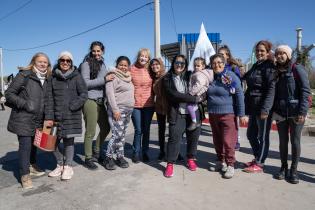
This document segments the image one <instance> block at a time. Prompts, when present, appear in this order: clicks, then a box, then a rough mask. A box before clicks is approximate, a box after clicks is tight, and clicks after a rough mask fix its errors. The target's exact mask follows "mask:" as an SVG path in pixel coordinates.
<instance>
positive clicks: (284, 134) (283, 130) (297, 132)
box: [277, 118, 304, 169]
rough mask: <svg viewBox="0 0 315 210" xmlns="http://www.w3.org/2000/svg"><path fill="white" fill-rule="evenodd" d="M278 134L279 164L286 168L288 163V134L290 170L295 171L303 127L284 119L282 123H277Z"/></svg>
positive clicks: (299, 153)
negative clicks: (290, 154) (290, 156)
mask: <svg viewBox="0 0 315 210" xmlns="http://www.w3.org/2000/svg"><path fill="white" fill-rule="evenodd" d="M277 126H278V133H279V140H280V145H279V149H280V157H281V164H282V165H283V166H287V165H288V163H287V161H288V143H289V133H290V141H291V147H292V164H291V168H293V169H297V165H298V162H299V159H300V155H301V145H300V140H301V133H302V129H303V126H304V123H303V124H296V123H295V122H294V119H293V118H289V119H286V120H284V121H281V122H278V123H277Z"/></svg>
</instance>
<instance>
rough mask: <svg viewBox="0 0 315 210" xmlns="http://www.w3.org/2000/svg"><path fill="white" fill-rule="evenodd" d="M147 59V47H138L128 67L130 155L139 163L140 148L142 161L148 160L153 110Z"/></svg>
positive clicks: (148, 52)
mask: <svg viewBox="0 0 315 210" xmlns="http://www.w3.org/2000/svg"><path fill="white" fill-rule="evenodd" d="M149 61H150V51H149V49H145V48H144V49H140V50H139V52H138V55H137V60H136V62H135V64H134V65H132V66H131V69H130V73H131V78H132V83H133V85H134V88H135V94H134V97H135V107H134V110H133V112H132V117H131V119H132V123H133V126H134V128H135V134H134V139H133V157H132V161H133V162H134V163H139V161H140V152H141V150H142V160H143V162H148V161H149V156H148V150H149V139H150V125H151V120H152V116H153V112H154V97H153V90H152V83H153V81H152V78H151V77H150V73H149V70H148V67H149ZM141 140H142V142H141Z"/></svg>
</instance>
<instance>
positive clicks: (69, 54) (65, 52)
mask: <svg viewBox="0 0 315 210" xmlns="http://www.w3.org/2000/svg"><path fill="white" fill-rule="evenodd" d="M63 56H67V57H69V58H70V59H71V60H72V61H73V56H72V54H71V53H70V52H68V51H63V52H61V53H60V54H59V56H58V60H59V59H60V58H62V57H63Z"/></svg>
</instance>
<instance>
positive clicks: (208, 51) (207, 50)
mask: <svg viewBox="0 0 315 210" xmlns="http://www.w3.org/2000/svg"><path fill="white" fill-rule="evenodd" d="M214 54H215V50H214V48H213V46H212V44H211V42H210V40H209V37H208V35H207V32H206V29H205V27H204V25H203V23H201V27H200V33H199V37H198V40H197V44H196V47H195V50H194V54H193V56H192V57H191V59H190V62H189V66H188V70H189V71H193V70H194V59H195V58H197V57H202V58H204V59H205V60H206V63H207V64H209V62H210V56H212V55H214Z"/></svg>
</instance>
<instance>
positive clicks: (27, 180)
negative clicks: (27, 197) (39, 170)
mask: <svg viewBox="0 0 315 210" xmlns="http://www.w3.org/2000/svg"><path fill="white" fill-rule="evenodd" d="M21 183H22V187H23V189H31V188H33V183H32V179H31V176H30V175H29V174H26V175H23V176H22V177H21Z"/></svg>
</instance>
